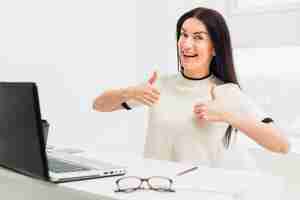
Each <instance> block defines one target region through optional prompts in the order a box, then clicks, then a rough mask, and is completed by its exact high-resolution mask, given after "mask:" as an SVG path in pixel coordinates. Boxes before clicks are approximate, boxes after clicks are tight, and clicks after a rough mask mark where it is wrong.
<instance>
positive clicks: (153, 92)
mask: <svg viewBox="0 0 300 200" xmlns="http://www.w3.org/2000/svg"><path fill="white" fill-rule="evenodd" d="M156 78H157V74H156V72H154V73H153V75H152V77H151V78H150V79H149V80H148V82H147V84H142V85H137V86H132V87H127V88H121V89H112V90H107V91H105V92H103V93H102V94H101V95H99V96H98V97H97V98H96V99H95V100H94V103H93V109H94V110H96V111H100V112H112V111H115V110H120V109H123V108H124V106H123V105H122V104H124V103H125V102H128V101H133V102H134V103H135V104H137V103H138V104H144V105H147V106H152V105H153V104H154V103H156V102H157V101H158V100H159V95H160V93H159V91H158V90H157V89H156V88H155V87H154V82H155V81H156ZM129 106H130V105H129Z"/></svg>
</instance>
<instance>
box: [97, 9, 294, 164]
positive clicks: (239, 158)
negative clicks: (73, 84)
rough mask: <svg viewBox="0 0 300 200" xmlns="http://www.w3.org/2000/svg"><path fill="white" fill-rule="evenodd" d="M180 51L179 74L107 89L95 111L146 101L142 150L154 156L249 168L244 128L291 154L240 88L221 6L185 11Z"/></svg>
mask: <svg viewBox="0 0 300 200" xmlns="http://www.w3.org/2000/svg"><path fill="white" fill-rule="evenodd" d="M177 54H178V70H179V72H180V73H178V74H176V75H170V76H165V77H161V78H159V77H158V74H157V73H156V72H154V73H153V75H152V77H151V78H150V79H149V80H148V81H147V83H145V84H141V85H138V86H132V87H127V88H122V89H116V90H109V91H105V92H104V93H103V94H101V95H100V96H98V97H97V98H96V100H95V101H94V109H95V110H97V111H102V112H110V111H114V110H119V109H124V108H125V109H127V110H129V109H131V108H133V107H136V106H138V105H147V106H149V107H150V110H149V126H148V132H147V137H146V144H145V156H146V157H150V158H155V159H165V160H172V161H180V162H192V163H195V164H205V165H208V166H216V167H225V166H226V165H228V163H229V165H230V166H233V165H234V166H235V167H238V168H240V167H242V168H251V167H252V166H250V165H251V164H250V163H249V162H247V160H248V156H247V154H245V151H240V148H239V147H240V146H241V145H239V144H238V140H237V138H238V135H239V134H245V135H246V136H248V137H249V138H251V139H252V140H254V141H255V142H256V143H258V144H259V145H261V146H263V147H264V148H266V149H269V150H271V151H273V152H279V153H287V152H288V150H289V143H288V141H287V139H286V138H285V137H284V135H283V134H282V133H281V131H280V130H279V129H278V128H277V127H275V125H274V124H273V120H272V119H271V118H270V117H269V116H267V115H265V114H264V113H263V112H261V111H260V110H259V109H258V108H257V106H255V104H253V103H252V102H251V101H250V99H249V98H248V97H247V96H246V95H245V94H244V93H243V92H242V91H241V89H240V87H239V83H238V81H237V77H236V73H235V69H234V64H233V57H232V48H231V41H230V35H229V31H228V28H227V25H226V23H225V21H224V18H223V17H222V16H221V15H220V14H219V13H218V12H217V11H215V10H212V9H207V8H202V7H199V8H195V9H193V10H191V11H189V12H187V13H185V14H184V15H182V16H181V17H180V19H179V20H178V22H177ZM238 130H239V131H240V132H238ZM237 152H238V153H237ZM241 152H242V153H241ZM248 161H249V160H248Z"/></svg>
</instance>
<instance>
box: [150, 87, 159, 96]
mask: <svg viewBox="0 0 300 200" xmlns="http://www.w3.org/2000/svg"><path fill="white" fill-rule="evenodd" d="M151 91H152V92H154V93H155V94H158V95H160V92H159V91H158V90H157V89H155V88H151Z"/></svg>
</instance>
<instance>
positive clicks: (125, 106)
mask: <svg viewBox="0 0 300 200" xmlns="http://www.w3.org/2000/svg"><path fill="white" fill-rule="evenodd" d="M121 105H122V106H123V107H124V108H125V109H126V110H131V108H130V106H129V105H128V104H127V103H126V102H123V103H122V104H121Z"/></svg>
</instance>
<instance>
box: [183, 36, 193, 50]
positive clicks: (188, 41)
mask: <svg viewBox="0 0 300 200" xmlns="http://www.w3.org/2000/svg"><path fill="white" fill-rule="evenodd" d="M182 47H183V50H187V49H191V48H192V47H193V38H192V37H187V38H186V39H185V40H184V41H183V44H182Z"/></svg>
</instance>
